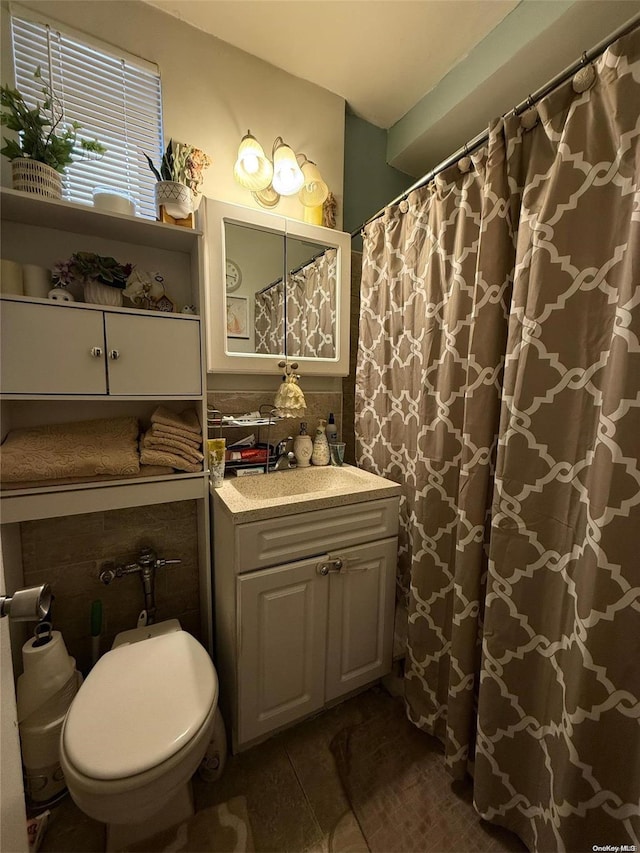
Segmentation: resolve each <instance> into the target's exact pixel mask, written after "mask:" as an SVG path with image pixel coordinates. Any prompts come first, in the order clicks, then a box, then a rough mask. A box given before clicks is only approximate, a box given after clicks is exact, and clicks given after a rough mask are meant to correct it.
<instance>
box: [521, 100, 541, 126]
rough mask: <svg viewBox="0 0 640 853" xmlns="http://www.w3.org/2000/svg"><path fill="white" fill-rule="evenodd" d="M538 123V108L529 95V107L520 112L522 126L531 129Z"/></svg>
mask: <svg viewBox="0 0 640 853" xmlns="http://www.w3.org/2000/svg"><path fill="white" fill-rule="evenodd" d="M537 124H538V108H537V107H536V105H535V103H534V100H533V98H532V96H531V95H528V96H527V107H526V109H524V110H523V111H522V113H521V114H520V127H521V128H522V129H523V130H531V129H532V128H534V127H535V126H536V125H537Z"/></svg>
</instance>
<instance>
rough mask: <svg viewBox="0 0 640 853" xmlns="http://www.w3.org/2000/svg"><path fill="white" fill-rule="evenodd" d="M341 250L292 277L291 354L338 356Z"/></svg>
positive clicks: (289, 288)
mask: <svg viewBox="0 0 640 853" xmlns="http://www.w3.org/2000/svg"><path fill="white" fill-rule="evenodd" d="M336 274H337V251H336V249H327V251H326V252H324V254H322V255H320V257H319V258H315V260H313V261H311V263H309V264H307V265H306V266H305V267H303V268H302V269H301V270H298V271H297V272H296V273H294V274H293V275H291V276H289V281H288V285H287V355H288V356H298V357H300V356H311V357H316V358H334V357H335V354H336V341H335V330H336Z"/></svg>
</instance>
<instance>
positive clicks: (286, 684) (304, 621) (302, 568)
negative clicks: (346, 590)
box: [237, 558, 329, 744]
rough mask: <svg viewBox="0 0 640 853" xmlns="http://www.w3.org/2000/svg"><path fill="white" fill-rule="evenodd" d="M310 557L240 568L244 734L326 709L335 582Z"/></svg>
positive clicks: (240, 686) (240, 737)
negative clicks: (327, 656) (327, 648)
mask: <svg viewBox="0 0 640 853" xmlns="http://www.w3.org/2000/svg"><path fill="white" fill-rule="evenodd" d="M318 562H319V560H318V559H317V558H316V559H312V560H305V561H302V562H299V563H291V564H290V565H288V566H278V567H276V568H274V569H266V570H264V571H260V572H253V573H251V574H246V575H241V576H240V577H239V578H238V580H237V585H238V587H237V592H238V613H239V623H238V634H239V637H238V641H239V655H238V664H237V665H238V741H239V743H241V744H242V743H247V742H248V741H251V740H253V739H254V738H257V737H259V736H260V735H264V734H267V733H268V732H271V731H273V730H274V729H277V728H279V727H280V726H284V725H286V724H287V723H291V722H293V721H294V720H297V719H299V718H301V717H305V716H307V715H308V714H311V713H312V712H313V711H317V710H319V709H320V708H322V706H323V704H324V673H325V634H326V627H327V603H328V596H329V584H328V583H327V579H326V578H321V577H320V576H319V575H318V574H317V572H316V567H317V565H318Z"/></svg>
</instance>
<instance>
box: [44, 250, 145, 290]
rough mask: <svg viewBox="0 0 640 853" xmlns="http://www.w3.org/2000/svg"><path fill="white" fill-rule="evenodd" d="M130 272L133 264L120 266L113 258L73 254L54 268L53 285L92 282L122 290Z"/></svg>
mask: <svg viewBox="0 0 640 853" xmlns="http://www.w3.org/2000/svg"><path fill="white" fill-rule="evenodd" d="M132 270H133V264H121V263H120V262H119V261H116V259H115V258H109V257H104V256H103V255H95V254H94V253H93V252H75V253H74V254H73V255H71V257H70V258H69V260H67V261H60V262H59V263H57V264H56V265H55V266H54V268H53V283H54V284H55V285H56V286H57V287H68V286H69V285H70V284H73V283H74V282H86V281H92V280H93V281H99V282H100V283H101V284H106V285H108V286H109V287H118V288H120V289H121V290H123V289H124V288H125V287H126V286H127V279H128V278H129V276H130V275H131V272H132Z"/></svg>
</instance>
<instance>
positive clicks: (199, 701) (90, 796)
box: [60, 619, 218, 850]
mask: <svg viewBox="0 0 640 853" xmlns="http://www.w3.org/2000/svg"><path fill="white" fill-rule="evenodd" d="M217 701H218V678H217V675H216V671H215V668H214V666H213V663H212V661H211V658H210V657H209V655H208V653H207V651H206V650H205V649H204V647H203V646H201V645H200V643H199V642H198V641H197V640H195V639H194V638H193V637H192V636H191V635H190V634H188V633H186V631H183V630H182V629H181V627H180V623H179V622H178V621H177V620H176V619H171V620H168V621H166V622H160V623H159V624H157V625H150V626H148V627H146V628H136V629H135V630H133V631H124V632H123V633H121V634H118V635H117V636H116V638H115V641H114V644H113V647H112V649H111V651H110V652H107V653H106V654H105V655H103V656H102V657H101V658H100V660H99V661H98V663H97V664H96V665H95V666H94V668H93V669H92V670H91V672H90V673H89V675H88V677H87V679H86V681H85V682H84V684H83V685H82V687H81V688H80V690H79V692H78V694H77V696H76V698H75V699H74V700H73V702H72V704H71V707H70V709H69V712H68V714H67V717H66V720H65V722H64V726H63V729H62V734H61V740H60V763H61V765H62V770H63V772H64V776H65V780H66V783H67V786H68V788H69V792H70V794H71V796H72V798H73V800H74V801H75V803H76V805H78V806H79V808H81V809H82V811H83V812H85V813H86V814H88V815H89V816H90V817H93V818H95V819H96V820H99V821H102V822H103V823H106V824H107V825H108V826H107V850H117V849H121V848H122V847H124V846H125V845H127V844H131V843H134V842H136V841H140V840H142V839H144V838H147V837H149V836H151V835H153V834H154V833H156V832H160V831H161V830H163V829H166V828H167V827H169V826H173V825H175V824H176V823H180V822H181V821H183V820H186V819H187V818H188V817H190V816H191V815H192V814H193V801H192V796H191V786H190V780H191V776H192V775H193V773H194V772H195V770H196V769H197V767H198V765H199V764H200V762H201V760H202V758H203V756H204V754H205V752H206V750H207V746H208V745H209V741H210V740H211V735H212V731H213V726H214V718H215V714H216V706H217Z"/></svg>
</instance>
